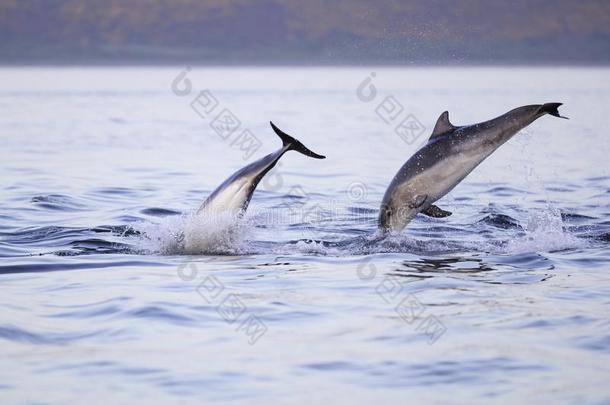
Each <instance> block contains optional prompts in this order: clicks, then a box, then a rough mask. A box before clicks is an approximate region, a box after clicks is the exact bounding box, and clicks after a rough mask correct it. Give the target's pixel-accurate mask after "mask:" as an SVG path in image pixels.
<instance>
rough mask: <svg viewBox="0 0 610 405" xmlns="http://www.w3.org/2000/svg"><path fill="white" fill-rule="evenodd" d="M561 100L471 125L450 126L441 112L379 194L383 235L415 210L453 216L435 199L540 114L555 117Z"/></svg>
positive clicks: (402, 224) (405, 221) (402, 223)
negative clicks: (427, 135) (421, 142)
mask: <svg viewBox="0 0 610 405" xmlns="http://www.w3.org/2000/svg"><path fill="white" fill-rule="evenodd" d="M560 105H561V103H546V104H535V105H526V106H523V107H519V108H515V109H514V110H511V111H509V112H507V113H506V114H503V115H501V116H499V117H497V118H494V119H492V120H489V121H485V122H481V123H478V124H474V125H466V126H460V127H458V126H454V125H453V124H451V122H449V112H447V111H445V112H443V113H442V114H441V116H440V117H439V119H438V121H437V122H436V125H435V126H434V130H433V131H432V135H431V136H430V139H429V140H428V142H427V143H426V144H425V145H424V146H423V147H422V148H421V149H419V150H418V151H417V152H416V153H415V154H414V155H413V156H412V157H411V158H410V159H409V160H407V162H406V163H405V164H404V165H403V166H402V167H401V168H400V170H399V171H398V173H396V176H394V179H393V180H392V182H391V183H390V186H389V187H388V189H387V190H386V192H385V195H384V196H383V200H382V202H381V208H380V210H379V218H378V226H379V230H380V231H381V234H387V233H398V232H400V231H402V230H403V229H404V227H405V226H407V224H408V223H409V222H410V221H411V220H412V219H413V218H414V217H415V216H416V215H417V214H419V213H421V214H424V215H427V216H430V217H434V218H443V217H447V216H449V215H451V212H449V211H445V210H443V209H441V208H439V207H437V206H436V205H434V202H435V201H437V200H438V199H439V198H441V197H443V196H444V195H445V194H447V193H448V192H450V191H451V190H452V189H453V188H454V187H455V186H457V185H458V184H459V183H460V182H461V181H462V180H464V178H465V177H466V176H467V175H468V174H469V173H470V172H471V171H473V170H474V168H475V167H477V166H478V165H479V164H480V163H481V162H482V161H483V160H485V158H487V157H488V156H489V155H491V154H492V153H493V152H494V151H495V150H496V149H498V148H499V147H500V146H501V145H502V144H504V143H505V142H506V141H508V140H509V139H510V138H512V137H513V136H514V135H515V134H516V133H517V132H519V131H520V130H521V129H523V128H525V127H526V126H528V125H529V124H531V123H532V122H534V121H535V120H537V119H538V118H540V117H542V116H543V115H546V114H550V115H552V116H555V117H559V118H566V117H562V116H561V115H559V111H558V107H559V106H560Z"/></svg>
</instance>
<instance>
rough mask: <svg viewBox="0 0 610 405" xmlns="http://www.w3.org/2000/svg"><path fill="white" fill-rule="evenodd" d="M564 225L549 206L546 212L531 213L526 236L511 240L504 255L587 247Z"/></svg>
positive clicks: (525, 229)
mask: <svg viewBox="0 0 610 405" xmlns="http://www.w3.org/2000/svg"><path fill="white" fill-rule="evenodd" d="M564 225H565V224H564V222H563V219H562V218H561V213H560V211H559V210H558V209H556V208H553V207H550V206H549V207H548V208H547V209H546V210H541V211H533V212H530V213H529V216H528V218H527V222H526V224H525V225H524V226H523V228H524V231H525V234H524V235H522V236H520V237H517V238H515V239H510V240H509V241H508V243H507V244H506V246H505V247H504V250H505V252H504V253H511V254H516V253H526V252H554V251H560V250H566V249H576V248H582V247H585V245H586V242H585V241H584V240H582V239H580V238H577V237H576V236H574V235H572V234H571V233H569V232H568V231H567V230H566V229H565V226H564Z"/></svg>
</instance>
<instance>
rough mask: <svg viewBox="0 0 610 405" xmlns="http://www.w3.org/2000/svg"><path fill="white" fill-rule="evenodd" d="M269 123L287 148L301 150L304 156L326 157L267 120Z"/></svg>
mask: <svg viewBox="0 0 610 405" xmlns="http://www.w3.org/2000/svg"><path fill="white" fill-rule="evenodd" d="M269 123H270V124H271V128H273V130H274V131H275V133H276V134H277V135H278V136H279V137H280V138H281V139H282V143H283V144H284V146H288V150H296V151H297V152H301V153H302V154H303V155H305V156H309V157H312V158H315V159H326V156H323V155H318V154H317V153H315V152H312V151H311V150H309V149H307V147H306V146H305V145H303V144H302V143H301V142H299V141H298V140H297V139H295V138H293V137H291V136H290V135H288V134H287V133H285V132H284V131H282V130H281V129H279V128H278V127H276V126H275V124H273V122H271V121H269Z"/></svg>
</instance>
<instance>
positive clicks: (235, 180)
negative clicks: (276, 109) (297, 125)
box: [196, 121, 326, 217]
mask: <svg viewBox="0 0 610 405" xmlns="http://www.w3.org/2000/svg"><path fill="white" fill-rule="evenodd" d="M269 124H271V128H273V130H274V131H275V133H276V134H277V135H278V136H279V137H280V139H281V140H282V147H281V148H280V149H278V150H276V151H275V152H273V153H270V154H268V155H267V156H265V157H262V158H260V159H259V160H257V161H256V162H252V163H250V164H249V165H247V166H245V167H243V168H241V169H239V170H238V171H236V172H235V173H233V174H232V175H231V176H229V178H228V179H226V180H225V181H224V182H223V183H222V184H221V185H220V186H218V188H216V190H214V191H213V192H212V194H210V196H209V197H208V198H207V199H206V200H205V201H204V202H203V204H201V206H200V207H199V209H198V210H197V212H196V215H197V216H199V215H217V214H221V213H228V214H233V215H235V216H237V217H239V216H242V215H243V214H244V213H245V212H246V209H247V208H248V204H249V203H250V200H251V199H252V194H254V190H256V186H257V185H258V183H259V182H260V181H261V179H262V178H263V177H264V176H265V174H267V172H269V170H271V169H272V168H273V167H274V166H275V165H276V163H277V162H278V161H279V160H280V158H281V157H282V156H283V155H284V153H286V152H288V151H289V150H295V151H297V152H300V153H302V154H303V155H305V156H309V157H312V158H315V159H325V158H326V156H322V155H318V154H317V153H314V152H312V151H311V150H309V149H307V148H306V147H305V145H303V144H302V143H301V142H299V141H298V140H296V139H295V138H293V137H292V136H290V135H288V134H286V133H285V132H283V131H282V130H281V129H279V128H278V127H276V126H275V125H274V124H273V122H271V121H270V122H269Z"/></svg>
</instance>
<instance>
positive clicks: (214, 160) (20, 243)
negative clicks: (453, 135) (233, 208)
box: [0, 67, 610, 404]
mask: <svg viewBox="0 0 610 405" xmlns="http://www.w3.org/2000/svg"><path fill="white" fill-rule="evenodd" d="M544 102H562V103H564V105H563V106H562V107H561V108H560V111H561V112H562V114H564V115H566V116H568V117H569V118H570V120H561V119H557V118H555V117H551V116H545V117H542V118H540V119H539V120H537V121H536V122H535V123H534V124H532V125H531V126H530V127H528V128H526V130H524V131H522V133H520V134H518V135H516V136H515V137H514V138H513V139H512V140H510V141H509V142H508V143H507V144H505V145H504V146H502V147H501V148H500V149H499V150H498V151H496V152H495V153H494V154H493V155H492V156H491V157H489V158H488V159H487V160H486V161H485V162H484V163H483V164H481V165H480V166H479V167H478V168H477V169H476V170H475V171H474V172H473V173H472V174H471V175H470V176H468V177H467V178H466V179H465V180H464V181H463V182H462V183H461V184H460V185H459V186H458V187H456V188H455V189H454V190H453V191H452V192H451V193H450V194H448V195H447V196H446V197H444V198H443V199H442V200H440V201H439V202H438V205H439V206H440V207H441V208H443V209H446V210H449V211H452V212H453V215H452V216H450V217H448V218H442V219H432V218H428V217H424V216H418V217H417V218H416V219H415V220H414V221H413V222H412V223H411V224H410V225H409V226H408V227H407V228H406V229H405V230H404V231H403V232H402V234H401V235H400V236H396V237H391V238H388V239H385V240H381V241H375V240H372V239H371V238H370V236H371V235H372V234H373V233H374V232H375V230H376V220H377V214H378V208H379V205H380V201H381V198H382V196H383V193H384V192H385V189H386V187H387V186H388V184H389V183H390V181H391V179H392V178H393V176H394V174H395V173H396V171H397V170H398V169H399V168H400V167H401V166H402V164H403V163H404V162H405V161H406V160H407V159H408V158H409V157H410V156H411V155H412V154H413V153H414V152H415V151H416V150H417V149H418V148H419V147H420V146H421V145H422V144H423V143H424V142H425V141H426V140H427V138H428V136H429V134H430V133H431V131H432V128H433V127H434V124H435V122H436V119H437V118H438V116H439V115H440V114H441V113H442V112H443V111H445V110H448V111H449V114H450V119H451V121H452V122H453V123H454V124H456V125H465V124H471V123H476V122H480V121H484V120H487V119H490V118H493V117H495V116H498V115H500V114H503V113H505V112H507V111H508V110H510V109H512V108H514V107H518V106H521V105H526V104H539V103H544ZM609 106H610V69H606V68H552V67H540V68H500V67H498V68H474V67H473V68H201V67H192V68H190V67H163V68H153V67H130V68H89V67H86V68H80V67H75V68H20V67H12V68H1V69H0V111H2V113H1V114H0V140H1V142H2V146H1V147H0V161H1V164H0V178H1V179H2V182H1V183H0V187H1V194H0V196H1V199H0V203H1V204H0V289H1V293H0V401H1V402H2V403H65V402H68V401H72V400H78V401H79V402H85V401H88V402H92V403H99V402H104V403H110V402H121V403H127V402H129V403H133V402H136V403H139V402H148V403H150V402H153V403H161V402H169V401H177V402H182V403H191V402H192V403H195V402H197V403H202V402H212V401H217V402H221V403H232V402H249V403H294V404H298V403H307V404H310V403H335V404H343V403H345V404H353V403H373V402H376V403H381V402H383V401H394V402H396V403H405V402H407V401H408V402H409V403H423V402H424V401H425V402H427V403H447V402H453V403H473V402H485V403H487V402H494V401H500V402H509V401H510V402H518V401H528V402H543V401H544V402H547V403H548V401H553V402H562V403H578V404H581V403H589V404H602V403H609V402H610V384H608V382H609V381H610V252H609V249H608V247H609V242H610V170H609V168H610V164H609V163H608V162H609V159H610V158H609V157H610V141H609V139H610V138H609V136H610V135H609V132H608V107H609ZM270 120H272V121H273V122H274V123H276V124H277V125H278V126H279V127H280V128H282V129H283V130H284V131H286V132H288V133H289V134H291V135H293V136H294V137H296V138H298V139H299V140H301V141H302V142H303V143H304V144H305V145H306V146H308V147H309V148H311V149H312V150H314V151H315V152H318V153H321V154H324V155H326V156H327V159H325V160H314V159H311V158H308V157H305V156H303V155H301V154H298V153H296V152H288V153H287V154H286V155H285V156H284V157H282V159H281V161H280V164H279V165H278V166H277V167H276V168H275V169H274V170H273V171H272V172H270V173H268V174H267V176H266V177H265V179H264V180H263V181H262V182H261V184H260V185H259V187H258V189H257V190H256V192H255V193H254V197H253V199H252V201H251V203H250V207H249V209H248V212H247V215H246V216H245V217H244V218H243V219H242V220H241V221H240V222H239V223H238V224H236V225H235V226H234V227H231V230H230V231H229V232H224V231H223V230H224V229H226V228H225V227H223V224H218V223H214V224H196V225H197V226H196V227H195V229H196V230H197V232H199V234H198V238H199V240H200V241H202V242H201V246H200V248H197V249H194V250H193V249H190V250H187V249H185V247H184V243H183V235H184V234H183V231H184V229H185V227H187V226H189V225H193V221H195V219H194V218H193V216H192V214H193V212H194V211H195V210H196V209H197V208H198V207H199V205H200V204H201V202H202V201H203V200H204V199H205V198H206V197H207V195H208V194H209V193H210V192H211V191H212V190H214V189H215V188H216V187H217V186H218V185H219V184H220V183H221V182H222V181H223V180H224V179H226V178H227V177H228V176H229V175H230V174H231V173H233V172H234V171H236V170H237V169H239V168H241V167H243V166H245V165H246V164H248V163H251V162H253V161H254V160H256V159H258V158H260V157H262V156H264V155H265V154H268V153H271V152H273V151H275V150H277V149H278V148H279V147H280V146H281V142H280V140H279V138H278V137H277V136H276V135H275V134H274V133H273V132H272V130H271V128H270V127H269V124H268V122H269V121H270Z"/></svg>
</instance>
